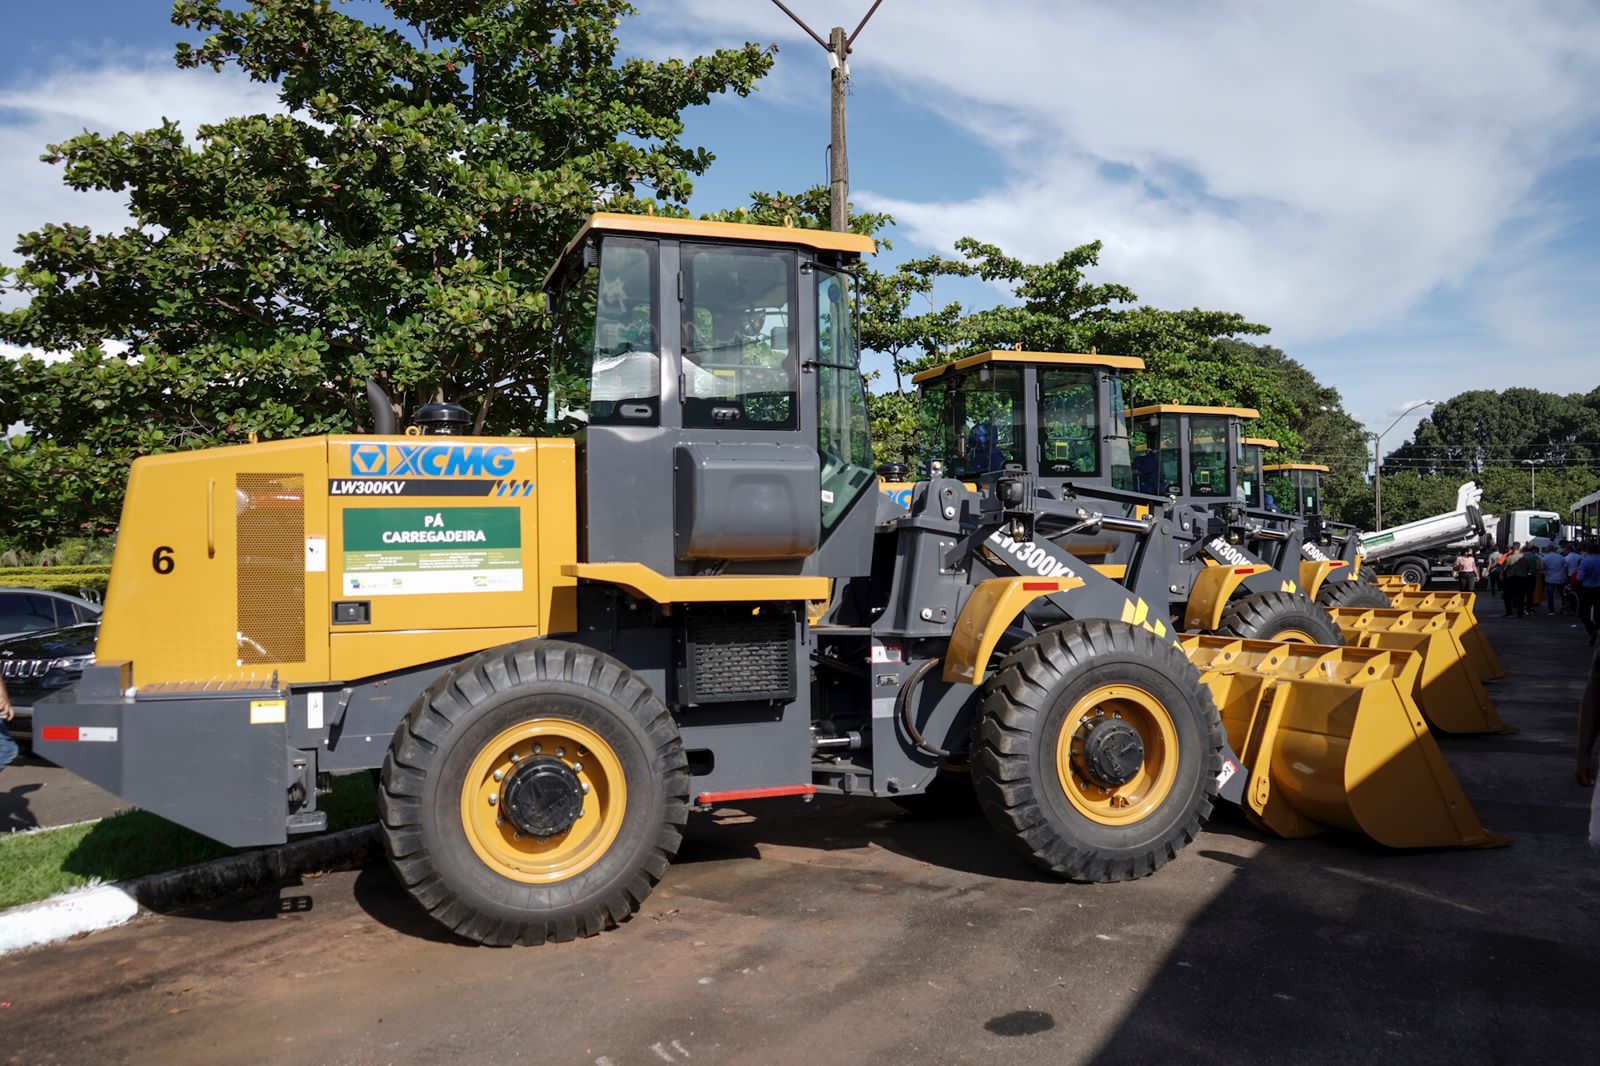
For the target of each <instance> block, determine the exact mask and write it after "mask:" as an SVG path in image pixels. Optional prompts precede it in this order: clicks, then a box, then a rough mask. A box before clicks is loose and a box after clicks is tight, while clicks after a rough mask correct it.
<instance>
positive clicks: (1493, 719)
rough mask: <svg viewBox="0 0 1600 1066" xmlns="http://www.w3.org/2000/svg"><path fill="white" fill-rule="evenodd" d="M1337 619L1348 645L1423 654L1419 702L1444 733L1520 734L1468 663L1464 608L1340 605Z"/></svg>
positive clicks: (1419, 677) (1418, 673)
mask: <svg viewBox="0 0 1600 1066" xmlns="http://www.w3.org/2000/svg"><path fill="white" fill-rule="evenodd" d="M1452 615H1454V616H1455V617H1453V618H1452V617H1451V616H1452ZM1333 620H1334V622H1335V623H1336V624H1337V625H1338V626H1339V632H1340V633H1342V634H1343V635H1344V639H1345V643H1346V644H1350V645H1354V646H1356V647H1361V648H1384V649H1387V650H1389V651H1410V652H1416V653H1417V654H1418V655H1419V656H1421V658H1422V662H1421V664H1420V667H1419V669H1418V671H1417V680H1416V686H1417V687H1416V693H1415V695H1416V701H1417V705H1418V706H1419V707H1421V708H1422V713H1423V715H1424V716H1425V717H1426V718H1427V719H1428V723H1429V724H1430V725H1432V726H1433V727H1434V728H1435V729H1437V730H1439V732H1441V733H1515V732H1516V729H1514V728H1513V727H1511V726H1509V725H1507V724H1506V723H1505V722H1504V721H1503V720H1502V719H1501V718H1500V714H1499V712H1497V711H1496V710H1495V707H1494V701H1493V700H1491V699H1490V698H1489V694H1488V693H1487V692H1485V691H1484V689H1483V684H1482V682H1480V681H1479V680H1478V678H1477V675H1476V674H1474V673H1473V671H1472V668H1471V667H1470V666H1469V665H1468V664H1467V652H1466V649H1465V648H1463V647H1462V646H1461V641H1460V640H1459V639H1457V637H1456V631H1457V630H1459V629H1460V628H1462V626H1463V625H1464V623H1463V621H1462V616H1461V612H1459V611H1400V610H1375V609H1372V608H1362V607H1341V608H1339V609H1337V610H1335V611H1334V612H1333Z"/></svg>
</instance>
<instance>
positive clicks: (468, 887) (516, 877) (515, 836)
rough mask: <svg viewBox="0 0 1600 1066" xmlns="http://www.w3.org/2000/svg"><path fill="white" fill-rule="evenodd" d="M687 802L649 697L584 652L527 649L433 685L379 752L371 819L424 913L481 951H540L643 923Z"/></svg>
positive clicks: (665, 725)
mask: <svg viewBox="0 0 1600 1066" xmlns="http://www.w3.org/2000/svg"><path fill="white" fill-rule="evenodd" d="M502 799H504V801H505V802H503V803H502V802H501V800H502ZM688 801H689V770H688V761H687V759H686V758H685V756H684V752H683V742H682V740H681V739H680V737H679V735H678V729H677V725H676V724H675V723H674V722H673V719H672V716H671V714H670V713H669V712H668V711H667V708H666V707H665V705H663V704H662V702H661V700H660V699H659V698H657V696H656V695H655V693H654V692H653V691H652V690H651V689H650V687H649V686H648V685H647V684H645V682H644V681H643V680H642V679H641V678H639V676H638V675H636V674H635V673H633V671H631V670H629V669H628V668H627V667H626V666H624V665H623V664H622V663H620V662H618V661H617V660H615V659H613V658H611V657H610V656H608V655H604V654H602V653H600V652H597V651H594V650H593V649H590V648H585V647H582V646H580V645H576V644H568V643H565V642H561V641H554V640H530V641H525V642H523V643H521V644H513V645H509V646H507V647H504V648H496V649H494V650H492V651H486V652H482V653H480V654H478V655H475V656H473V657H472V658H470V659H467V660H465V661H463V662H461V663H460V664H458V665H457V666H455V667H454V668H453V669H451V670H450V671H449V672H448V673H446V674H444V675H443V676H441V677H440V678H439V679H438V680H437V681H435V682H434V683H433V684H431V685H429V686H428V688H427V690H426V691H424V692H423V694H422V696H421V697H419V698H418V700H417V702H416V703H415V704H414V705H413V706H412V708H411V711H410V712H409V713H408V714H407V715H406V718H405V720H404V721H403V722H402V723H401V725H400V728H399V729H398V730H397V731H396V732H395V736H394V739H393V741H392V742H391V743H390V745H389V753H388V757H387V758H386V759H385V760H384V765H383V776H382V779H381V781H380V784H379V792H378V815H379V820H380V822H381V824H382V831H383V836H384V841H385V844H386V845H387V849H388V853H389V862H390V865H391V866H392V867H393V868H394V871H395V874H396V875H397V876H398V877H399V878H400V881H401V882H402V884H404V886H405V888H406V891H407V892H409V893H410V894H411V896H412V897H413V898H414V899H416V901H417V902H418V903H419V904H421V905H422V907H423V909H425V910H426V911H427V912H428V913H429V914H430V915H432V916H433V917H434V918H436V919H437V920H438V921H440V922H441V923H443V924H444V925H445V926H447V927H448V928H450V929H451V930H453V931H454V932H456V933H457V934H459V935H460V936H463V937H466V938H467V939H469V940H475V941H477V942H479V943H482V944H495V945H504V944H513V943H522V944H542V943H545V942H546V941H548V940H558V941H561V940H571V939H573V938H574V937H578V936H593V935H594V934H596V933H599V932H600V931H601V930H603V929H609V928H613V927H615V926H616V925H617V924H618V923H619V922H622V921H625V920H626V919H627V918H628V917H630V916H631V915H632V914H633V913H634V912H635V911H636V910H638V909H639V905H640V904H641V903H642V902H643V901H644V899H645V897H646V896H648V895H649V894H650V890H651V889H652V888H653V887H654V886H655V884H656V882H657V881H659V880H660V879H661V876H662V874H663V873H665V871H666V868H667V865H668V863H669V862H670V861H671V859H672V856H673V855H674V854H675V853H676V852H677V850H678V844H679V841H680V840H681V839H682V830H683V824H684V821H685V820H686V818H687V816H688Z"/></svg>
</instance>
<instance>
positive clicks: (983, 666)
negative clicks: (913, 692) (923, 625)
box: [942, 577, 1084, 685]
mask: <svg viewBox="0 0 1600 1066" xmlns="http://www.w3.org/2000/svg"><path fill="white" fill-rule="evenodd" d="M1083 584H1084V582H1083V578H1081V577H992V578H990V579H988V580H987V581H980V582H978V585H977V587H976V588H974V589H973V590H972V595H971V596H969V597H967V602H966V605H965V606H963V607H962V608H961V614H960V616H959V617H957V618H956V628H955V631H954V632H953V633H951V634H950V645H949V647H948V648H947V649H946V651H945V656H944V672H943V675H942V676H943V677H944V680H945V681H946V682H948V683H950V684H952V685H980V684H982V683H983V678H984V674H985V673H986V671H987V670H988V668H989V657H990V656H992V655H993V654H994V647H995V645H996V644H998V643H999V642H1000V636H1001V634H1003V633H1004V632H1005V631H1006V627H1007V626H1009V625H1011V623H1012V622H1013V621H1014V620H1015V619H1016V617H1017V615H1019V614H1021V613H1022V611H1023V608H1025V607H1027V606H1028V604H1030V603H1032V602H1033V601H1034V600H1036V599H1038V598H1039V597H1040V596H1049V595H1052V594H1053V593H1057V592H1066V591H1067V590H1069V589H1077V588H1082V587H1083Z"/></svg>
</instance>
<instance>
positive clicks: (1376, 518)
mask: <svg viewBox="0 0 1600 1066" xmlns="http://www.w3.org/2000/svg"><path fill="white" fill-rule="evenodd" d="M1438 402H1439V401H1438V400H1419V401H1417V402H1416V403H1414V404H1412V405H1411V406H1410V407H1407V408H1406V409H1405V410H1404V411H1401V412H1400V414H1399V416H1398V417H1397V418H1395V420H1394V421H1393V422H1390V423H1389V425H1388V428H1386V429H1385V430H1384V431H1383V433H1387V432H1389V430H1391V429H1393V428H1394V427H1395V426H1398V425H1399V424H1400V419H1402V418H1404V417H1405V416H1406V415H1408V414H1410V413H1411V412H1412V411H1415V410H1416V409H1417V408H1419V407H1432V406H1433V405H1434V404H1436V403H1438ZM1383 433H1368V434H1367V436H1369V437H1371V438H1372V511H1373V515H1372V529H1373V531H1374V532H1376V531H1378V530H1380V529H1382V528H1383Z"/></svg>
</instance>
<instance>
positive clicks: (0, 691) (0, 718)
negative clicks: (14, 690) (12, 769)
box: [0, 681, 17, 770]
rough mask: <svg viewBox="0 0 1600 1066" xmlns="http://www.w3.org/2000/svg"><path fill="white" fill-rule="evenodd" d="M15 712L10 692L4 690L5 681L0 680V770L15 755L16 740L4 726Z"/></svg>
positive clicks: (9, 762) (8, 764) (8, 763)
mask: <svg viewBox="0 0 1600 1066" xmlns="http://www.w3.org/2000/svg"><path fill="white" fill-rule="evenodd" d="M16 713H17V711H16V708H14V707H12V706H11V694H10V693H9V692H7V691H6V683H5V682H4V681H0V770H4V769H5V768H6V767H7V766H10V765H11V760H12V759H15V758H16V757H17V742H16V741H15V740H12V739H11V731H10V730H9V729H7V728H6V723H7V722H9V721H11V719H12V718H13V717H14V716H15V715H16Z"/></svg>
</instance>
